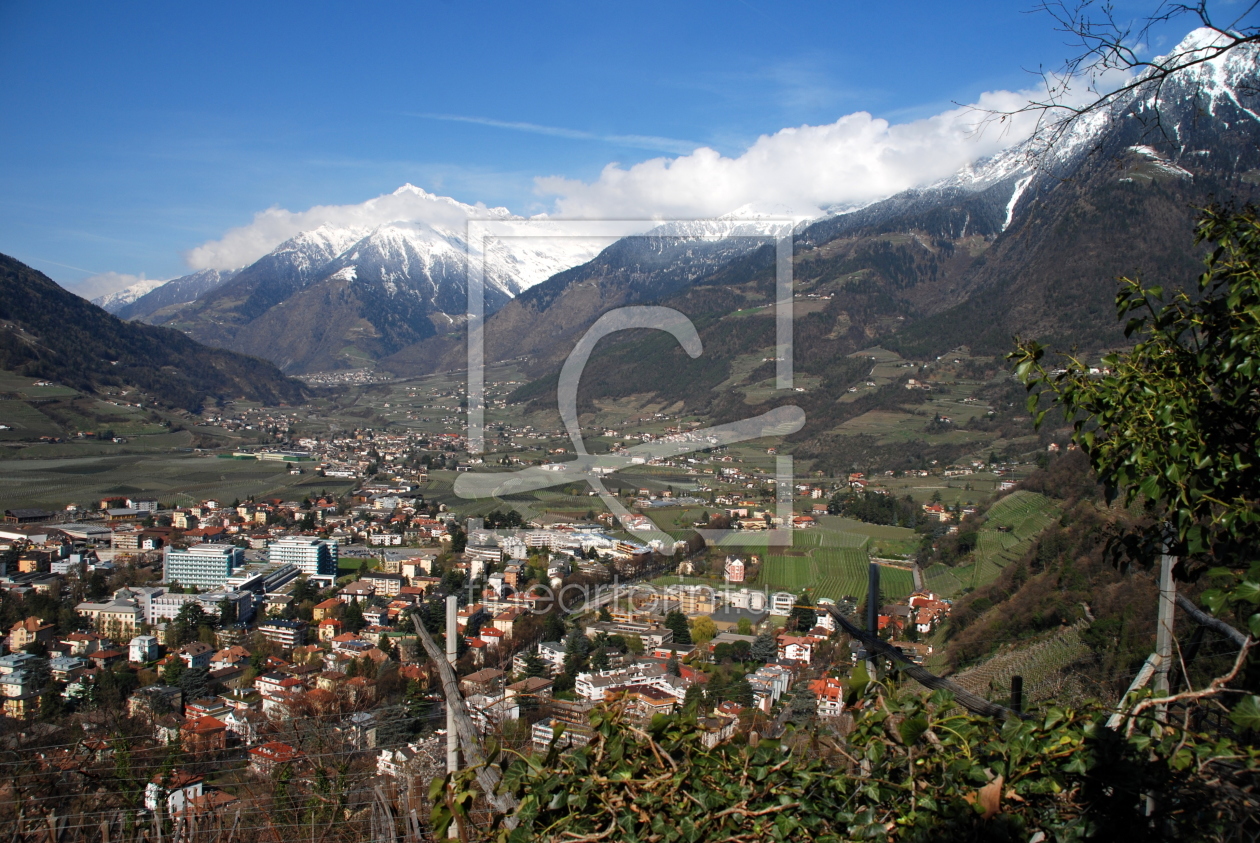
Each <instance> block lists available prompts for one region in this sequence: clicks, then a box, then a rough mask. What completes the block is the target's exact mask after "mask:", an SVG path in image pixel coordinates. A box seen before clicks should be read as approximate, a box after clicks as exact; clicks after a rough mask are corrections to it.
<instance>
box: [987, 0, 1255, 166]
mask: <svg viewBox="0 0 1260 843" xmlns="http://www.w3.org/2000/svg"><path fill="white" fill-rule="evenodd" d="M1209 5H1210V4H1209V0H1197V2H1193V3H1173V2H1167V0H1159V2H1157V3H1156V4H1155V7H1154V9H1152V11H1151V12H1150V14H1148V15H1146V16H1145V17H1140V18H1136V19H1132V20H1128V19H1123V18H1121V17H1119V16H1118V15H1117V13H1116V9H1115V6H1114V5H1113V4H1112V3H1111V2H1109V0H1101V2H1100V0H1071V1H1069V0H1041V2H1038V3H1037V5H1036V6H1034V7H1033V9H1032V11H1033V12H1034V13H1042V14H1047V15H1049V16H1050V17H1051V18H1052V19H1053V20H1054V22H1055V29H1056V30H1057V31H1059V32H1062V33H1064V34H1065V35H1067V36H1069V42H1068V43H1069V46H1070V47H1071V48H1072V49H1073V50H1075V53H1074V55H1073V56H1072V57H1071V58H1069V59H1067V60H1066V61H1065V62H1064V63H1063V65H1062V66H1061V67H1059V68H1058V69H1057V70H1053V71H1050V70H1047V69H1045V68H1041V69H1039V70H1038V71H1037V74H1038V76H1039V77H1040V78H1041V84H1042V87H1043V88H1044V90H1045V95H1044V96H1043V97H1041V98H1039V99H1034V100H1030V101H1029V102H1028V103H1027V104H1025V105H1023V106H1021V107H1020V108H1016V109H1013V110H1010V111H984V112H983V113H984V115H985V117H984V119H983V120H982V121H981V125H982V126H983V125H986V124H989V123H994V122H996V123H1001V124H1009V123H1010V122H1011V121H1013V120H1014V119H1015V118H1016V117H1019V116H1021V115H1033V116H1035V117H1036V123H1035V126H1034V129H1033V134H1032V138H1033V144H1032V146H1033V155H1034V156H1035V157H1040V155H1041V153H1044V152H1045V151H1047V150H1049V149H1052V148H1054V147H1055V146H1056V145H1058V144H1059V143H1060V142H1061V141H1062V140H1063V139H1064V138H1065V136H1067V135H1068V134H1069V133H1070V132H1071V131H1072V128H1073V127H1074V126H1075V125H1076V124H1077V123H1079V122H1080V121H1081V120H1082V119H1083V118H1085V117H1087V116H1089V115H1092V114H1095V113H1098V112H1104V111H1107V110H1110V109H1111V108H1112V107H1113V106H1117V105H1119V104H1120V103H1122V102H1124V101H1126V100H1128V99H1129V98H1130V96H1131V95H1135V94H1137V93H1139V92H1141V93H1143V94H1149V95H1150V96H1151V98H1152V102H1153V103H1154V105H1155V108H1154V109H1153V110H1152V113H1151V115H1150V119H1151V120H1153V121H1154V123H1155V125H1156V127H1157V128H1159V129H1160V131H1163V126H1162V122H1161V118H1160V103H1161V101H1162V97H1163V92H1164V86H1165V84H1166V83H1168V82H1169V81H1171V80H1172V79H1174V78H1175V77H1176V76H1178V75H1179V74H1182V73H1184V72H1185V71H1186V70H1188V69H1190V68H1192V67H1195V66H1197V65H1201V64H1204V63H1207V62H1211V61H1214V60H1215V59H1217V58H1220V57H1221V56H1223V55H1225V54H1226V53H1229V52H1230V51H1232V50H1236V49H1238V48H1239V47H1242V46H1244V45H1247V44H1257V43H1260V24H1258V23H1257V20H1256V17H1255V15H1254V13H1255V12H1256V11H1257V8H1260V0H1247V1H1246V2H1243V3H1242V4H1239V11H1238V12H1237V13H1236V14H1233V15H1232V16H1231V17H1230V18H1229V20H1228V22H1224V23H1217V22H1216V20H1215V19H1214V17H1213V15H1212V13H1211V9H1209ZM1187 18H1188V19H1190V20H1192V21H1194V23H1195V25H1196V27H1198V28H1206V29H1209V30H1211V31H1212V32H1213V33H1214V34H1215V36H1216V37H1215V39H1214V41H1213V42H1212V43H1210V44H1205V45H1203V46H1200V47H1197V48H1194V49H1186V50H1180V51H1177V50H1174V51H1173V52H1171V53H1169V54H1168V55H1165V56H1160V57H1156V58H1150V59H1146V58H1143V55H1144V54H1145V52H1146V50H1147V49H1148V48H1149V44H1150V41H1151V40H1152V38H1153V36H1155V35H1156V30H1157V29H1158V28H1159V27H1161V26H1164V25H1167V24H1170V23H1172V22H1174V21H1179V20H1183V19H1187ZM1115 72H1120V73H1128V74H1131V75H1130V77H1129V80H1128V81H1127V82H1125V83H1124V84H1122V85H1120V86H1119V87H1117V88H1115V89H1111V90H1106V89H1104V88H1102V87H1100V85H1101V80H1102V78H1103V77H1104V76H1105V75H1106V74H1114V73H1115ZM1082 86H1084V90H1085V91H1086V92H1087V93H1088V94H1089V96H1087V97H1086V99H1085V101H1084V102H1083V103H1078V102H1076V96H1075V94H1076V93H1077V92H1079V91H1080V90H1081V89H1082ZM1164 134H1165V136H1167V133H1166V132H1165V133H1164Z"/></svg>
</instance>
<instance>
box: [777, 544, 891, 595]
mask: <svg viewBox="0 0 1260 843" xmlns="http://www.w3.org/2000/svg"><path fill="white" fill-rule="evenodd" d="M788 553H790V554H792V555H786V554H779V553H773V554H768V555H767V557H766V561H765V564H764V565H762V568H761V576H760V579H759V582H758V585H760V586H762V587H763V588H767V589H770V590H772V591H791V592H793V593H796V594H799V593H800V592H801V591H803V590H805V589H806V588H808V589H811V590H812V591H813V593H814V596H815V597H830V598H832V599H833V600H838V599H840V598H842V597H848V596H853V597H857V598H859V599H861V597H862V595H864V594H865V593H866V586H867V577H868V566H869V564H870V557H869V556H868V555H867V553H866V551H865V550H864V549H862V548H859V547H821V546H820V547H813V548H794V549H793V550H791V551H788ZM797 554H799V555H797ZM913 590H914V578H913V577H912V576H911V574H910V572H909V571H908V570H905V569H902V568H893V567H889V566H886V565H885V566H881V568H880V591H881V592H882V593H883V595H884V599H886V600H895V599H897V598H900V597H905V596H906V595H907V594H909V593H910V592H911V591H913Z"/></svg>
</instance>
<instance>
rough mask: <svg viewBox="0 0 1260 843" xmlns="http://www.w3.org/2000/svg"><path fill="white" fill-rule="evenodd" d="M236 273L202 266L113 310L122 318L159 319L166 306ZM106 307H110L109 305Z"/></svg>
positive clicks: (190, 298) (192, 298) (205, 290)
mask: <svg viewBox="0 0 1260 843" xmlns="http://www.w3.org/2000/svg"><path fill="white" fill-rule="evenodd" d="M235 274H236V273H235V272H230V271H229V272H221V271H219V270H217V269H200V270H198V271H196V272H194V273H192V274H191V275H184V276H182V277H180V278H172V279H171V280H170V281H167V282H165V283H164V284H162V285H161V286H158V287H156V288H154V289H153V290H151V291H149V292H148V293H146V294H144V295H142V296H140V297H139V298H137V299H136V300H135V301H132V302H130V303H128V304H124V305H121V306H119V307H117V308H116V309H115V310H112V311H111V312H112V313H113V314H114V315H115V316H117V317H119V318H120V319H140V320H143V321H145V322H152V321H155V319H157V320H160V318H161V317H160V314H161V312H162V310H163V309H164V308H168V307H172V306H176V305H181V304H186V303H187V302H191V301H196V300H197V299H199V298H201V297H202V296H204V295H205V294H206V293H208V292H210V291H211V290H213V289H214V288H215V287H219V286H222V285H223V284H226V283H227V282H228V281H230V280H232V276H234V275H235ZM105 309H106V310H109V308H108V307H106V308H105Z"/></svg>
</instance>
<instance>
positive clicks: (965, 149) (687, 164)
mask: <svg viewBox="0 0 1260 843" xmlns="http://www.w3.org/2000/svg"><path fill="white" fill-rule="evenodd" d="M1095 81H1096V80H1095ZM1111 81H1114V80H1111ZM1117 84H1118V83H1117ZM1038 95H1040V96H1043V97H1044V92H1041V93H1040V94H1038V92H1034V91H1018V92H1015V91H994V92H988V93H985V94H983V95H981V96H980V97H979V98H978V100H977V102H976V103H975V104H974V105H970V106H964V107H957V108H952V109H949V110H946V111H943V112H941V113H940V114H936V115H934V116H932V117H928V118H924V119H920V120H913V121H909V122H904V123H891V122H889V121H888V120H884V119H879V118H875V117H872V116H871V115H870V114H868V113H866V112H856V113H853V114H848V115H846V116H844V117H841V118H840V119H839V120H837V121H836V122H834V123H830V124H827V125H822V126H808V125H806V126H799V127H794V128H786V129H782V130H780V131H778V132H776V133H774V134H772V135H763V136H762V137H760V138H758V139H757V141H756V142H754V143H753V144H752V145H751V146H750V147H749V148H748V149H747V150H746V151H745V152H744V153H743V154H742V155H739V156H737V157H726V156H723V155H721V154H720V153H718V152H716V151H715V150H713V149H710V148H707V147H701V148H698V149H695V150H694V151H691V152H689V153H687V154H684V155H679V156H677V157H661V158H653V159H651V160H649V161H644V162H642V163H639V164H635V165H633V166H630V167H623V166H622V165H621V164H618V163H612V164H609V165H608V166H606V167H605V168H604V169H603V171H602V172H601V173H600V176H599V178H598V179H596V180H594V181H592V182H583V181H581V180H577V179H571V178H566V177H564V176H547V177H538V178H536V179H535V190H536V192H537V193H538V194H539V195H540V196H541V197H544V198H546V199H547V200H548V201H549V202H550V204H551V209H550V210H551V213H549V214H543V215H541V216H546V217H551V218H552V219H564V218H571V219H586V220H590V219H596V220H598V219H620V220H627V219H631V220H632V219H643V220H650V219H692V218H711V217H719V216H723V215H726V214H731V213H735V212H744V213H754V214H773V215H776V216H794V217H797V218H801V219H804V218H809V217H816V216H820V215H821V214H822V212H823V210H824V209H826V208H829V207H833V206H841V207H844V206H852V205H857V204H865V203H869V202H872V201H876V200H878V199H881V198H884V197H887V196H891V195H892V194H894V193H897V192H899V191H901V190H905V189H907V188H910V187H915V186H920V185H925V184H929V183H931V182H934V181H937V180H940V179H942V178H946V177H948V176H950V175H952V174H954V173H955V172H957V171H958V170H959V169H961V168H962V167H964V166H966V165H967V164H970V163H972V162H974V161H976V160H977V159H980V158H983V157H986V156H989V155H993V154H995V153H998V152H1001V151H1002V150H1004V149H1007V148H1009V147H1011V146H1013V145H1015V144H1017V143H1019V142H1020V141H1022V140H1024V139H1025V138H1027V137H1028V136H1029V135H1030V134H1031V132H1032V131H1033V129H1034V126H1035V121H1036V116H1035V115H1034V114H1026V115H1019V116H1016V117H1015V118H1013V119H1011V120H1007V121H1005V122H1002V123H996V124H990V125H987V126H983V127H982V126H981V124H982V123H983V122H984V120H985V117H986V115H988V114H993V113H995V112H996V113H1001V112H1013V111H1016V110H1017V109H1019V108H1021V107H1024V106H1026V105H1027V104H1028V102H1029V101H1030V100H1032V99H1035V98H1036V97H1037V96H1038ZM1085 96H1087V92H1085V91H1081V92H1080V93H1079V95H1077V94H1073V95H1071V96H1070V99H1073V100H1076V99H1080V100H1083V99H1084V98H1085ZM442 119H459V120H468V121H475V122H485V123H489V124H492V125H497V126H499V125H501V126H504V127H507V128H513V129H518V130H525V131H545V132H547V133H557V132H562V131H563V132H569V130H560V129H555V128H554V127H543V126H536V125H534V124H523V123H520V124H517V123H512V124H509V123H503V122H501V121H490V120H483V119H482V118H464V117H451V116H449V115H443V116H442ZM654 140H660V139H654ZM671 143H675V142H674V141H671ZM469 216H476V217H478V218H482V219H484V218H500V219H502V218H505V217H509V216H510V214H509V212H508V211H507V209H505V208H487V207H486V206H484V205H482V204H480V203H478V204H477V205H475V206H474V205H465V204H463V203H461V202H458V201H456V200H454V199H450V198H448V197H444V196H436V195H434V194H431V193H427V192H425V191H423V190H421V189H419V188H417V187H413V186H412V185H405V186H404V187H402V188H399V189H398V190H397V191H395V192H393V193H390V194H386V195H383V196H378V197H376V198H375V199H369V200H368V201H366V202H363V203H360V204H357V205H317V206H315V207H313V208H310V209H308V210H306V211H297V212H295V211H288V210H285V209H284V208H279V207H272V208H268V209H267V210H265V211H261V212H259V213H258V214H256V215H255V216H254V219H253V221H252V222H251V223H249V224H248V225H243V226H240V227H238V228H234V229H231V230H230V231H228V232H227V233H226V234H224V235H223V237H222V238H220V239H218V240H212V241H208V242H206V243H204V244H202V245H200V246H198V247H196V248H194V249H192V250H191V251H189V252H188V253H187V254H186V255H185V258H186V260H187V262H188V265H189V266H190V267H192V268H193V269H237V268H240V267H243V266H246V265H248V264H250V263H252V262H253V261H255V260H257V259H258V258H260V257H262V256H263V255H265V254H266V253H267V252H269V251H271V250H272V249H274V248H275V247H276V246H278V245H279V244H280V243H282V242H284V241H285V240H287V239H289V238H290V237H293V236H294V235H295V234H298V233H299V232H302V231H310V230H313V229H316V228H318V227H320V226H321V225H329V226H333V227H337V228H351V229H357V230H361V231H363V232H364V233H365V234H366V233H367V232H369V231H371V230H372V229H373V228H375V227H376V226H379V225H383V224H386V223H393V222H398V221H410V222H420V223H428V224H430V225H435V226H438V227H443V228H447V229H448V230H449V229H453V228H454V229H462V228H463V226H464V223H465V221H466V220H467V219H468V218H469Z"/></svg>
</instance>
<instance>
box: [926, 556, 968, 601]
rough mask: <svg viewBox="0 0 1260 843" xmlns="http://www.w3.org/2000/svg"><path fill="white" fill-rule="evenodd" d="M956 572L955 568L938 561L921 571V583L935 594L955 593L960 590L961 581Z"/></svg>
mask: <svg viewBox="0 0 1260 843" xmlns="http://www.w3.org/2000/svg"><path fill="white" fill-rule="evenodd" d="M956 573H957V569H955V568H951V567H949V566H948V565H942V564H940V563H939V562H938V563H937V564H935V565H933V566H931V567H930V568H928V569H927V570H926V571H924V572H923V585H924V586H926V587H927V589H928V590H929V591H934V592H936V593H937V594H946V595H949V594H957V593H958V592H959V591H961V590H962V583H960V582H959V581H958V577H957V576H956Z"/></svg>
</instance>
